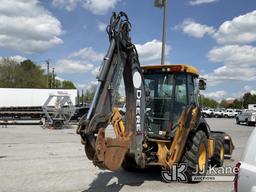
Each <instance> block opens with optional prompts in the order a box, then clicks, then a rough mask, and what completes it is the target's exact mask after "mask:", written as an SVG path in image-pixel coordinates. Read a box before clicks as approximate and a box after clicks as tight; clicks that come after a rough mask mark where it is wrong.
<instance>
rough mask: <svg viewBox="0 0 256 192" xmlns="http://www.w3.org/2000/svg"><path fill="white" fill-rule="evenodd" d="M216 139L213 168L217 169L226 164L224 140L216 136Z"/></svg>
mask: <svg viewBox="0 0 256 192" xmlns="http://www.w3.org/2000/svg"><path fill="white" fill-rule="evenodd" d="M214 139H215V146H214V153H213V156H212V157H211V166H214V165H216V167H222V166H223V163H224V155H225V149H224V139H223V137H222V135H216V136H214Z"/></svg>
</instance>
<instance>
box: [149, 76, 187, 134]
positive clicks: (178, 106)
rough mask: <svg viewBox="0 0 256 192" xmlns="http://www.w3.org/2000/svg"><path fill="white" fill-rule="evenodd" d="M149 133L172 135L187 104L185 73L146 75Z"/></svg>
mask: <svg viewBox="0 0 256 192" xmlns="http://www.w3.org/2000/svg"><path fill="white" fill-rule="evenodd" d="M144 78H145V87H146V92H147V99H146V108H147V115H146V116H147V119H148V120H149V131H148V132H149V133H152V134H157V135H166V134H167V135H168V134H169V135H170V134H171V133H172V132H173V131H174V130H175V126H176V125H177V123H178V118H179V116H180V115H181V112H182V110H183V109H184V106H186V105H187V96H186V75H185V74H177V75H175V74H170V73H162V74H150V75H144Z"/></svg>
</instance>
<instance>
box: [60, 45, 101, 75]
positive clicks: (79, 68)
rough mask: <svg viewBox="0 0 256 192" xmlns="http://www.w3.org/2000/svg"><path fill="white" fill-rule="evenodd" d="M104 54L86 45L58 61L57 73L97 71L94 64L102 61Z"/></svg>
mask: <svg viewBox="0 0 256 192" xmlns="http://www.w3.org/2000/svg"><path fill="white" fill-rule="evenodd" d="M103 56H104V54H102V53H98V52H96V51H94V50H93V48H91V47H85V48H83V49H80V50H79V51H76V52H73V53H71V54H70V55H69V56H68V58H64V59H61V60H59V61H57V63H56V65H55V68H56V72H57V73H87V72H89V71H91V73H92V74H93V73H95V72H96V71H95V70H96V68H97V67H96V68H94V67H93V66H94V65H95V64H96V63H97V62H99V61H102V59H103Z"/></svg>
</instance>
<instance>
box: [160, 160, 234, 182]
mask: <svg viewBox="0 0 256 192" xmlns="http://www.w3.org/2000/svg"><path fill="white" fill-rule="evenodd" d="M187 169H188V166H187V164H184V163H181V164H174V165H173V166H171V167H170V168H169V170H164V171H162V178H163V179H164V181H166V182H172V181H179V182H187V181H188V178H187V174H186V171H187ZM203 170H204V171H200V169H199V167H198V166H196V168H195V170H194V171H193V172H192V176H191V178H189V179H190V180H191V181H194V182H199V181H233V180H234V176H235V174H237V173H238V172H239V168H237V167H232V166H226V167H216V166H211V165H209V167H208V169H207V172H206V173H205V170H206V169H203Z"/></svg>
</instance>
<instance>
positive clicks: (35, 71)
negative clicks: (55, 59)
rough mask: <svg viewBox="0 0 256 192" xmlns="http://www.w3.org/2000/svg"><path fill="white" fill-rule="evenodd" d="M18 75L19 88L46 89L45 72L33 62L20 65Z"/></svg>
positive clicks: (29, 61)
mask: <svg viewBox="0 0 256 192" xmlns="http://www.w3.org/2000/svg"><path fill="white" fill-rule="evenodd" d="M18 69H19V70H18V74H17V79H18V83H17V87H21V88H46V83H45V82H46V76H45V75H44V70H43V69H41V67H40V66H38V65H36V64H35V63H33V62H32V61H31V60H25V61H23V62H21V63H20V65H19V67H18Z"/></svg>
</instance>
